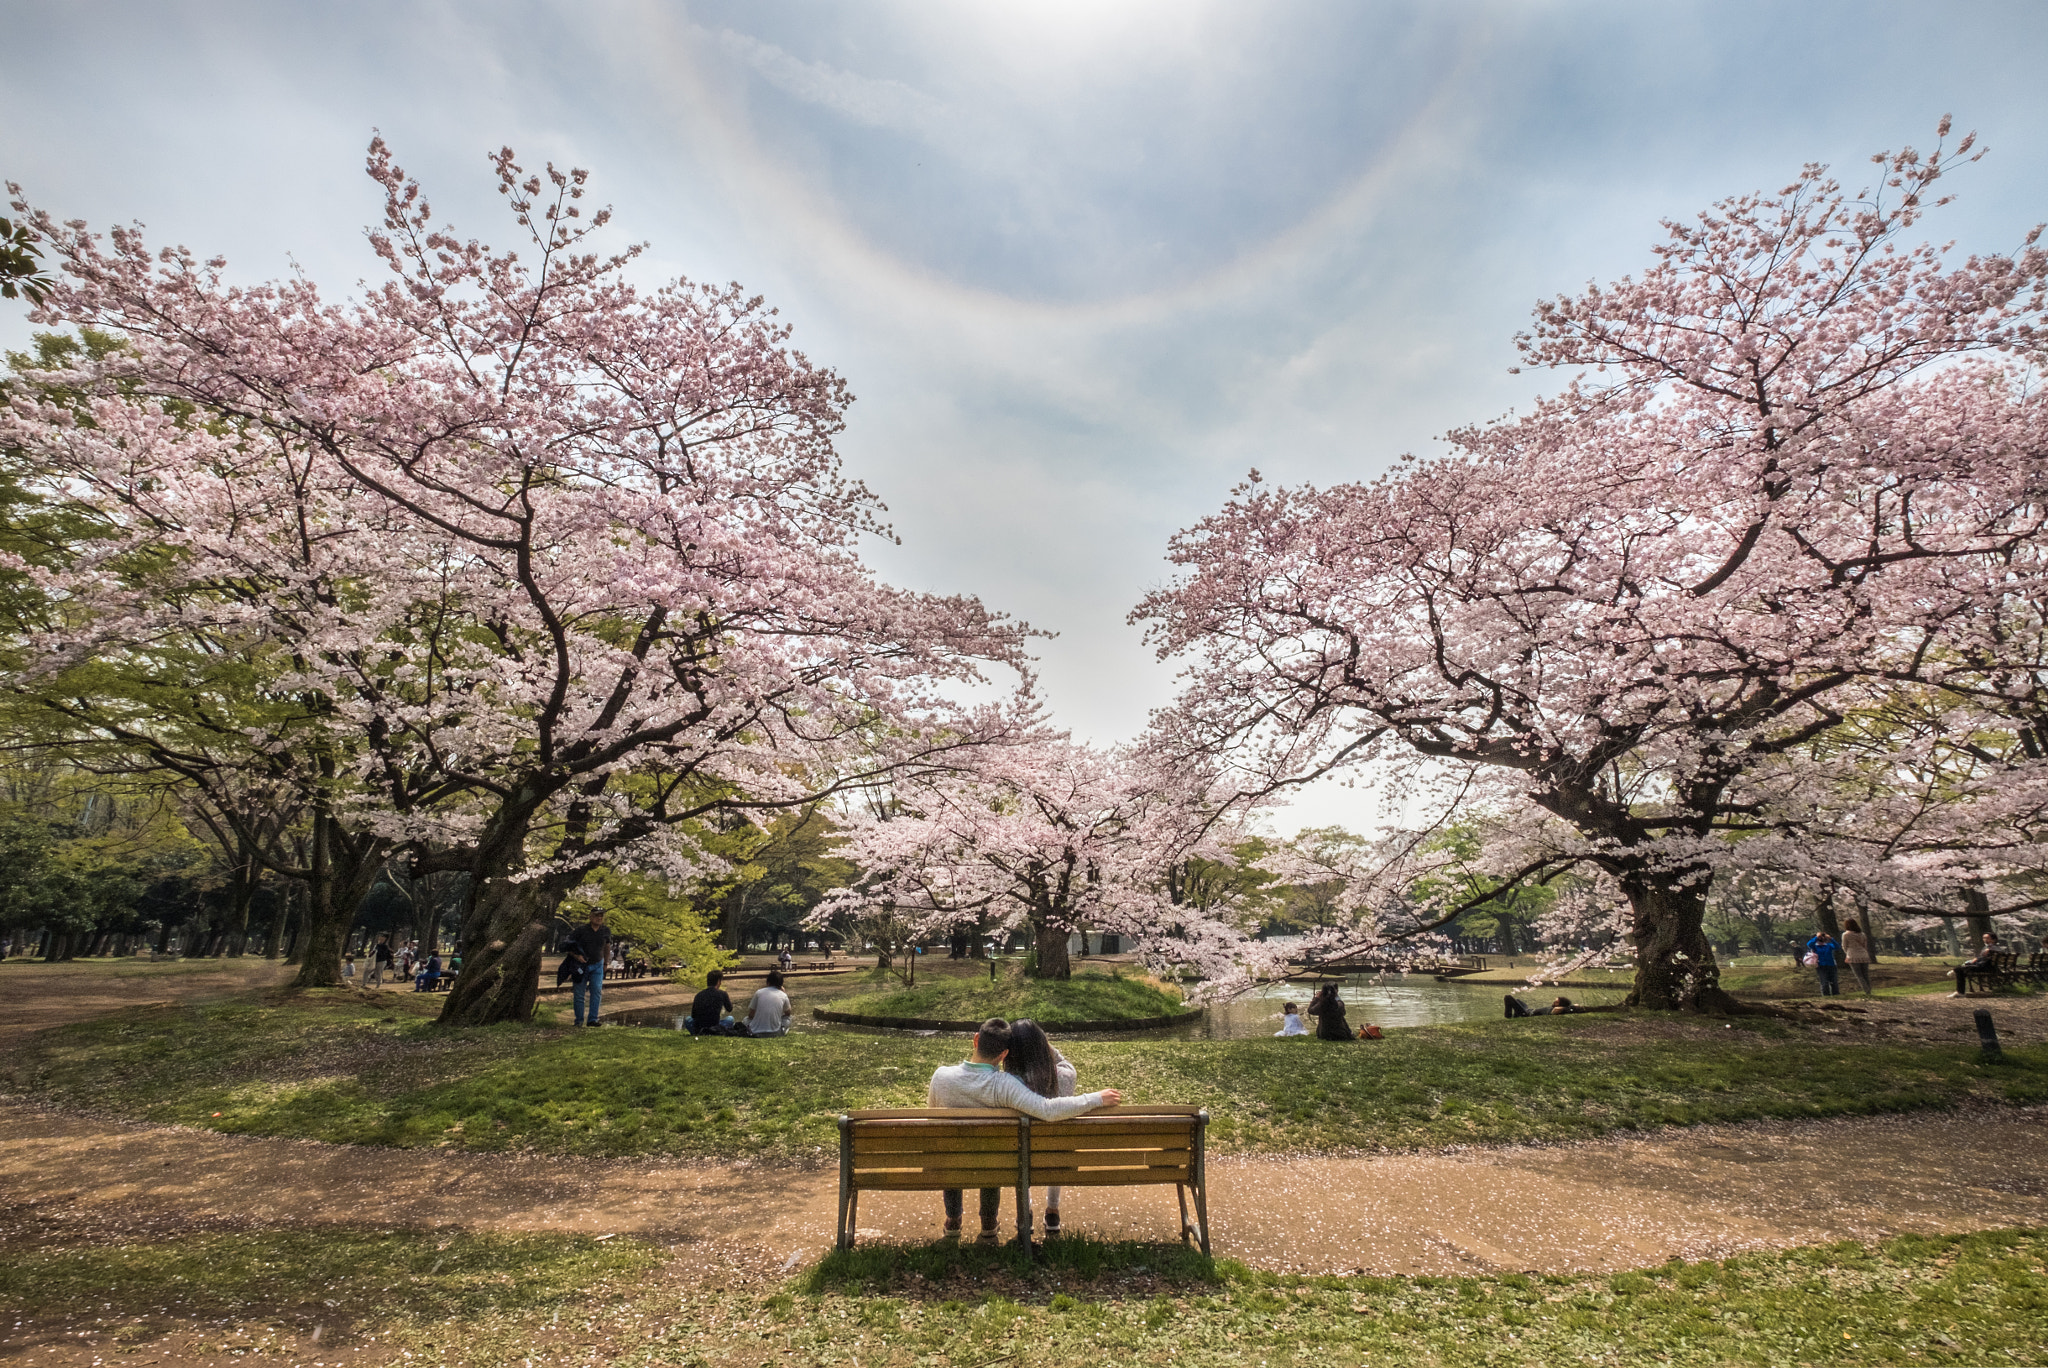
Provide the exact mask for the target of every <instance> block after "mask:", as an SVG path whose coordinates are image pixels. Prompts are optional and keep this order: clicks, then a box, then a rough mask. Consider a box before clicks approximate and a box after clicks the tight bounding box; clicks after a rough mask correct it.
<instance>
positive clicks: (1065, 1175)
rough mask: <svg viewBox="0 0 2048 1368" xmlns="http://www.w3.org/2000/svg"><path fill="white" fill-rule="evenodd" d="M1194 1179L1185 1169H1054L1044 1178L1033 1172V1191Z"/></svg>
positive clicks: (1183, 1181)
mask: <svg viewBox="0 0 2048 1368" xmlns="http://www.w3.org/2000/svg"><path fill="white" fill-rule="evenodd" d="M1193 1175H1194V1170H1193V1169H1192V1168H1185V1169H1054V1170H1053V1171H1051V1172H1049V1173H1046V1174H1043V1175H1041V1174H1040V1173H1039V1171H1038V1170H1037V1169H1033V1170H1031V1186H1033V1187H1139V1186H1142V1185H1144V1184H1147V1183H1154V1184H1157V1183H1172V1182H1182V1183H1185V1182H1188V1181H1189V1180H1190V1179H1191V1178H1192V1177H1193Z"/></svg>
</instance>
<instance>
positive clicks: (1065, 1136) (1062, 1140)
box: [1031, 1126, 1195, 1149]
mask: <svg viewBox="0 0 2048 1368" xmlns="http://www.w3.org/2000/svg"><path fill="white" fill-rule="evenodd" d="M1194 1143H1195V1135H1194V1132H1193V1131H1186V1130H1176V1131H1125V1130H1114V1131H1056V1132H1054V1133H1053V1134H1051V1135H1040V1134H1039V1133H1038V1127H1037V1126H1033V1127H1032V1128H1031V1148H1033V1149H1087V1148H1100V1147H1103V1146H1108V1147H1109V1148H1111V1149H1115V1148H1117V1147H1119V1146H1125V1147H1129V1148H1132V1149H1158V1148H1161V1147H1166V1148H1171V1149H1192V1148H1193V1147H1194Z"/></svg>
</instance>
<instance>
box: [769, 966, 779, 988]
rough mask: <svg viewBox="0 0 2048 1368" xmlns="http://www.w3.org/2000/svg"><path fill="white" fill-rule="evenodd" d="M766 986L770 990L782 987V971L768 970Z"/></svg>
mask: <svg viewBox="0 0 2048 1368" xmlns="http://www.w3.org/2000/svg"><path fill="white" fill-rule="evenodd" d="M768 986H769V987H770V988H780V987H781V986H782V971H781V970H780V969H770V970H769V971H768Z"/></svg>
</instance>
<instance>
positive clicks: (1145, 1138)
mask: <svg viewBox="0 0 2048 1368" xmlns="http://www.w3.org/2000/svg"><path fill="white" fill-rule="evenodd" d="M1208 1125H1209V1113H1208V1110H1207V1109H1206V1108H1201V1107H1104V1108H1102V1109H1101V1110H1100V1111H1093V1112H1090V1113H1088V1114H1087V1115H1086V1116H1077V1117H1073V1118H1071V1119H1069V1120H1065V1121H1034V1120H1032V1119H1031V1118H1030V1117H1028V1116H1019V1115H1017V1114H1016V1113H1015V1112H1008V1111H985V1110H981V1109H977V1108H945V1107H941V1108H932V1107H913V1108H905V1109H902V1110H893V1111H857V1112H848V1113H846V1114H845V1115H843V1116H841V1117H840V1118H839V1237H838V1246H839V1248H841V1249H851V1248H853V1232H854V1226H855V1224H856V1218H857V1216H858V1212H859V1208H860V1194H861V1193H862V1192H869V1191H894V1192H938V1191H941V1190H943V1189H946V1188H962V1189H965V1188H1000V1187H1007V1188H1013V1189H1015V1190H1016V1193H1017V1239H1018V1241H1019V1242H1020V1243H1022V1244H1023V1245H1025V1246H1026V1247H1027V1248H1028V1247H1029V1246H1030V1241H1031V1225H1030V1220H1029V1217H1028V1215H1027V1213H1028V1212H1029V1210H1030V1198H1029V1195H1028V1194H1029V1191H1030V1189H1032V1188H1034V1187H1128V1186H1134V1185H1141V1184H1165V1183H1172V1184H1173V1185H1174V1187H1175V1189H1176V1195H1177V1196H1178V1197H1179V1198H1180V1237H1181V1240H1182V1241H1183V1242H1186V1241H1188V1240H1190V1239H1192V1240H1194V1241H1195V1242H1196V1243H1198V1244H1199V1245H1200V1246H1201V1249H1202V1252H1203V1253H1204V1254H1207V1253H1208V1252H1209V1182H1208V1165H1207V1162H1206V1160H1205V1156H1204V1149H1203V1145H1204V1137H1205V1135H1206V1133H1207V1130H1208ZM1191 1198H1192V1199H1193V1202H1194V1220H1193V1221H1192V1222H1190V1221H1189V1219H1188V1203H1189V1200H1190V1199H1191Z"/></svg>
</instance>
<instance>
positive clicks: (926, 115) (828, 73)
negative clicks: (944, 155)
mask: <svg viewBox="0 0 2048 1368" xmlns="http://www.w3.org/2000/svg"><path fill="white" fill-rule="evenodd" d="M709 36H710V38H711V41H712V42H713V43H714V44H715V45H716V46H717V48H718V50H719V51H720V52H722V53H724V54H725V55H726V56H728V57H731V58H733V59H734V60H736V61H739V62H743V63H745V64H746V66H747V67H748V68H749V69H751V70H752V71H753V72H754V73H755V74H756V75H758V76H759V77H760V78H761V79H762V80H764V81H766V82H767V83H768V84H769V85H772V86H774V87H775V88H776V89H777V90H779V91H781V92H782V93H783V94H785V95H787V96H789V97H790V98H791V99H794V100H801V101H802V102H803V103H805V104H807V105H815V106H816V107H818V108H820V109H825V110H830V111H831V112H832V113H834V114H837V115H839V116H840V117H842V118H846V119H851V120H852V121H853V122H855V123H857V124H861V125H863V126H865V127H868V128H881V129H886V130H888V131H889V132H891V133H901V134H903V135H904V136H906V137H911V138H916V139H918V140H920V141H922V142H924V143H927V144H929V145H930V146H932V147H936V148H940V149H942V150H946V151H955V150H958V149H959V146H960V131H959V130H960V127H961V123H962V118H963V116H962V113H961V111H959V110H957V109H953V108H950V107H949V106H948V105H947V104H946V103H945V102H944V101H942V100H938V99H935V98H934V97H932V96H930V95H927V94H926V93H925V92H924V91H922V90H919V89H917V88H916V87H915V86H910V85H906V84H904V83H903V82H902V81H893V80H887V79H877V78H875V77H873V76H862V75H860V74H859V73H857V72H852V71H843V70H841V69H839V68H838V67H832V66H827V65H825V64H824V63H823V62H807V61H805V60H803V59H802V58H801V57H797V56H795V55H793V54H791V53H789V52H785V51H784V50H783V49H781V48H779V47H777V46H775V45H774V44H773V43H765V42H763V41H761V40H760V39H759V38H755V37H752V36H750V35H748V34H744V33H736V32H734V31H733V30H732V29H724V28H722V29H718V30H716V31H714V32H712V33H711V34H710V35H709Z"/></svg>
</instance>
